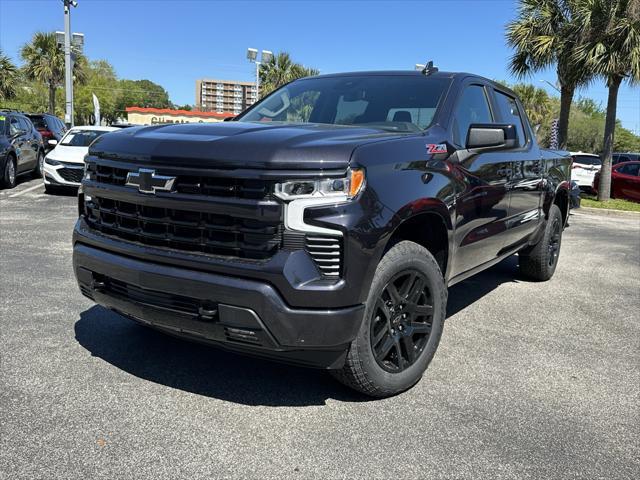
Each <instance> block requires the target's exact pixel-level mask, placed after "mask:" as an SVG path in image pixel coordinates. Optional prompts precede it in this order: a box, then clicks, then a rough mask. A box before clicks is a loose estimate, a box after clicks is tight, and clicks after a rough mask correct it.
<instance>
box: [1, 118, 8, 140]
mask: <svg viewBox="0 0 640 480" xmlns="http://www.w3.org/2000/svg"><path fill="white" fill-rule="evenodd" d="M6 119H7V117H5V116H4V115H0V135H4V134H5V133H4V123H5V120H6Z"/></svg>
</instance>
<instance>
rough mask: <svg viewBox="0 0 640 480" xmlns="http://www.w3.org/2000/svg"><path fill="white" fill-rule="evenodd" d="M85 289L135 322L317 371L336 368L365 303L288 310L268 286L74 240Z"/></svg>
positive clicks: (76, 267)
mask: <svg viewBox="0 0 640 480" xmlns="http://www.w3.org/2000/svg"><path fill="white" fill-rule="evenodd" d="M73 267H74V271H75V275H76V278H77V280H78V284H79V286H80V289H81V291H82V293H83V294H84V295H85V296H87V297H89V298H91V299H93V300H94V301H95V302H97V303H98V304H100V305H103V306H105V307H107V308H110V309H112V310H114V311H117V312H118V313H121V314H123V315H125V316H127V317H129V318H132V319H133V320H136V321H138V322H140V323H144V324H148V325H150V326H152V327H155V328H158V329H161V330H164V331H167V332H168V333H172V334H175V335H179V336H182V337H187V338H190V339H193V340H198V341H204V342H208V343H214V344H217V345H219V346H222V347H224V348H228V349H232V350H236V351H241V352H244V353H249V354H253V355H257V356H263V357H268V358H272V359H275V360H281V361H285V362H288V363H294V364H300V365H305V366H311V367H319V368H339V367H340V366H341V365H342V363H343V362H344V357H345V355H346V351H347V348H348V345H349V343H350V342H351V341H352V340H353V339H354V338H355V336H356V334H357V331H358V329H359V328H360V324H361V321H362V316H363V312H364V306H363V305H361V304H360V305H356V306H351V307H344V308H292V307H290V306H289V305H288V304H287V303H286V302H285V301H284V300H283V298H282V297H281V296H280V294H279V293H278V291H277V290H276V289H275V288H274V287H273V286H272V285H271V284H269V283H267V282H262V281H258V280H249V279H244V278H238V277H232V276H227V275H221V274H217V273H210V272H202V271H198V270H192V269H187V268H181V267H175V266H168V265H164V264H158V263H155V262H147V261H144V260H137V259H133V258H129V257H126V256H123V255H118V254H115V253H110V252H107V251H104V250H101V249H99V248H95V247H92V246H89V245H85V244H82V243H77V242H76V243H75V245H74V251H73Z"/></svg>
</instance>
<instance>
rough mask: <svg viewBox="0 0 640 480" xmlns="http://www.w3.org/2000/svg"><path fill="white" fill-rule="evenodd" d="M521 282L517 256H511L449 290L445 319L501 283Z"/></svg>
mask: <svg viewBox="0 0 640 480" xmlns="http://www.w3.org/2000/svg"><path fill="white" fill-rule="evenodd" d="M519 280H521V277H520V272H519V270H518V256H517V255H511V256H510V257H507V258H505V259H504V260H503V261H501V262H500V263H498V264H497V265H494V266H493V267H491V268H489V269H487V270H485V271H484V272H481V273H478V274H477V275H474V276H473V277H471V278H468V279H466V280H464V281H463V282H460V283H457V284H455V285H454V286H452V287H451V288H449V298H448V301H447V318H449V317H451V316H453V315H455V314H456V313H458V312H460V311H461V310H464V309H465V308H467V307H468V306H469V305H472V304H473V303H475V302H476V301H477V300H478V299H480V298H482V297H484V296H485V295H486V294H488V293H489V292H491V291H493V290H495V289H496V288H498V287H499V286H500V285H501V284H503V283H509V282H516V281H519Z"/></svg>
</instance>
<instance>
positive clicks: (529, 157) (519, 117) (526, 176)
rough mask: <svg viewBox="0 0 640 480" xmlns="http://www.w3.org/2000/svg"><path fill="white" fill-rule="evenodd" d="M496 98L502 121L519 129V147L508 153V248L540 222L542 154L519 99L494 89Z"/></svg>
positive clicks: (519, 240) (520, 240)
mask: <svg viewBox="0 0 640 480" xmlns="http://www.w3.org/2000/svg"><path fill="white" fill-rule="evenodd" d="M493 100H494V102H495V110H496V113H497V114H498V116H499V121H500V122H502V123H507V124H509V125H515V126H516V130H517V132H518V143H519V144H518V147H517V148H514V149H512V150H509V151H508V152H505V155H508V156H509V159H510V160H511V175H510V176H509V178H508V181H507V189H508V190H509V214H508V219H507V224H506V227H507V233H506V242H505V248H507V249H509V248H511V247H516V246H517V245H518V244H520V243H523V242H524V241H525V240H526V239H527V237H528V236H529V235H530V234H531V233H533V231H534V230H535V229H536V227H537V226H538V224H539V222H540V215H541V213H540V212H541V207H542V174H543V172H542V155H541V154H540V149H539V148H538V145H537V143H536V142H535V141H534V139H533V132H532V130H531V128H530V126H529V121H528V120H527V117H526V115H525V114H524V110H523V109H522V107H521V105H520V103H519V102H518V101H517V100H516V98H515V97H514V96H513V95H511V94H510V93H508V92H504V91H501V90H499V89H496V88H494V89H493Z"/></svg>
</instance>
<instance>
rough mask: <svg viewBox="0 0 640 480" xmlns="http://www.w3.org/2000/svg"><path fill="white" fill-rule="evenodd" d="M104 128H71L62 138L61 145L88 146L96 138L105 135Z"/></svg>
mask: <svg viewBox="0 0 640 480" xmlns="http://www.w3.org/2000/svg"><path fill="white" fill-rule="evenodd" d="M105 133H107V132H105V131H104V130H69V132H67V134H66V135H65V136H64V137H63V138H62V140H60V145H67V146H69V147H88V146H89V145H91V142H93V141H94V140H95V139H96V138H98V137H99V136H101V135H104V134H105Z"/></svg>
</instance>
